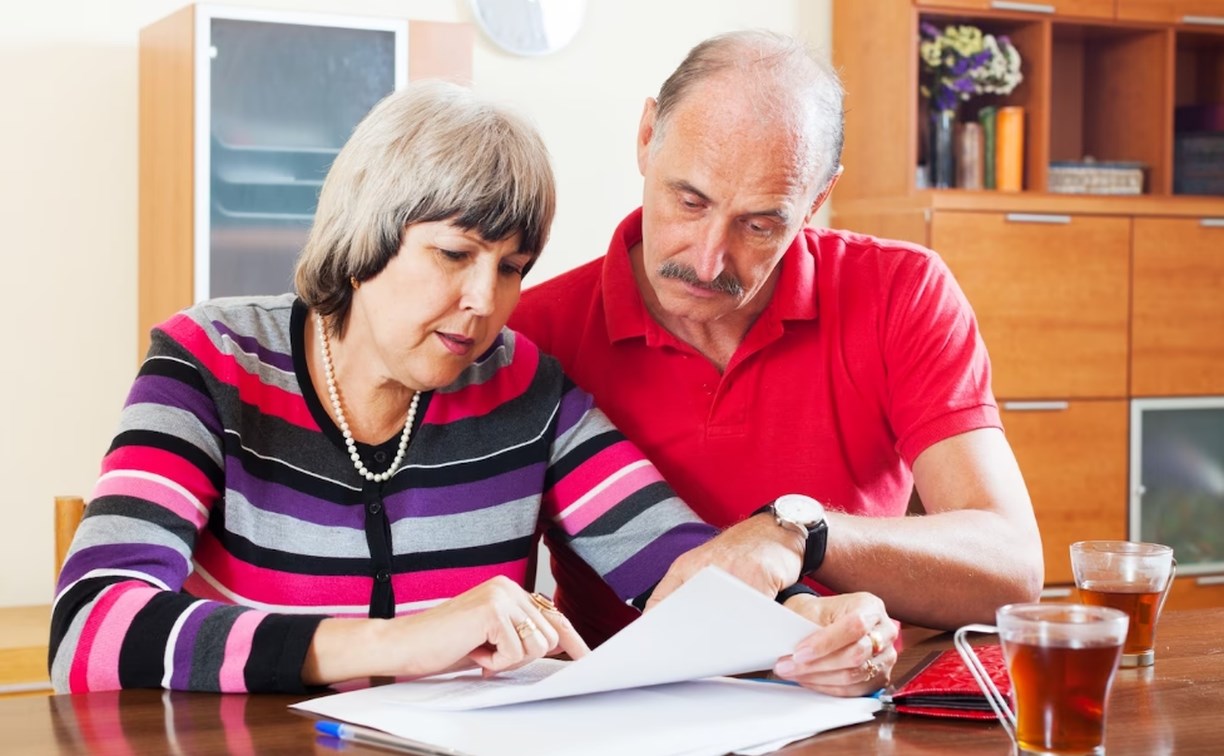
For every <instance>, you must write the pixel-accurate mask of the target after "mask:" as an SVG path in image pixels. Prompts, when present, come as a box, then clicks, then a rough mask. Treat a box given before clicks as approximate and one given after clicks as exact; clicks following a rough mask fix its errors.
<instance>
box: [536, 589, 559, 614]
mask: <svg viewBox="0 0 1224 756" xmlns="http://www.w3.org/2000/svg"><path fill="white" fill-rule="evenodd" d="M531 603H533V604H535V605H536V606H537V607H538V608H539V609H540V611H544V612H556V611H560V610H559V609H557V605H556V604H554V603H553V602H552V599H550V598H549V597H547V596H545V595H544V594H542V593H533V594H531Z"/></svg>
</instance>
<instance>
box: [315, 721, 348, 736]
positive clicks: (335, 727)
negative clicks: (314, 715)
mask: <svg viewBox="0 0 1224 756" xmlns="http://www.w3.org/2000/svg"><path fill="white" fill-rule="evenodd" d="M343 726H344V725H342V724H340V723H339V722H315V729H316V730H318V731H319V732H321V733H323V734H324V735H330V736H331V737H333V738H339V737H341V734H340V728H341V727H343Z"/></svg>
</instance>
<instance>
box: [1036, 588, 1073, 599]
mask: <svg viewBox="0 0 1224 756" xmlns="http://www.w3.org/2000/svg"><path fill="white" fill-rule="evenodd" d="M1070 595H1071V589H1070V588H1043V589H1042V590H1041V597H1042V598H1043V599H1048V598H1049V599H1055V598H1067V597H1068V596H1070Z"/></svg>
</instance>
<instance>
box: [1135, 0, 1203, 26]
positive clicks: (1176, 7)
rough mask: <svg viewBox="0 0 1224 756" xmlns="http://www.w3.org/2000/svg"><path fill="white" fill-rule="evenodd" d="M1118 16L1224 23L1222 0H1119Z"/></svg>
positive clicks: (1175, 21)
mask: <svg viewBox="0 0 1224 756" xmlns="http://www.w3.org/2000/svg"><path fill="white" fill-rule="evenodd" d="M1118 18H1119V19H1121V20H1124V21H1151V22H1154V23H1168V24H1173V23H1184V24H1190V25H1195V24H1198V25H1211V24H1212V23H1213V22H1215V23H1218V24H1221V25H1224V2H1221V0H1118Z"/></svg>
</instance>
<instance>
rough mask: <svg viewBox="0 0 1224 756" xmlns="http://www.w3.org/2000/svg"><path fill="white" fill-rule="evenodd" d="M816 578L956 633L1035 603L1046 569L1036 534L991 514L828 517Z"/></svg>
mask: <svg viewBox="0 0 1224 756" xmlns="http://www.w3.org/2000/svg"><path fill="white" fill-rule="evenodd" d="M813 578H814V579H815V580H817V581H819V582H820V583H822V584H824V585H826V586H828V587H829V588H832V589H833V590H836V591H839V592H844V591H869V592H871V593H874V594H876V595H877V596H879V597H880V598H882V599H883V600H884V603H885V605H886V606H887V607H888V613H889V614H890V615H891V616H893V617H894V618H896V619H899V620H901V621H903V622H908V623H912V624H917V625H923V626H926V627H936V628H954V627H959V626H960V625H963V624H967V623H971V622H993V621H994V611H995V609H996V608H998V607H999V606H1001V605H1003V604H1006V603H1010V602H1016V601H1033V600H1036V598H1037V597H1038V596H1039V595H1040V592H1041V587H1042V581H1043V579H1044V566H1043V563H1042V554H1041V540H1040V536H1039V535H1038V534H1037V532H1036V530H1033V529H1031V528H1024V527H1018V526H1016V525H1015V524H1013V523H1012V522H1010V521H1009V520H1007V519H1006V518H1005V517H1003V516H1001V515H999V514H996V513H994V512H986V511H982V510H976V509H961V510H956V511H949V512H941V513H937V514H929V515H923V516H919V517H898V518H874V517H854V516H850V515H844V514H839V513H836V512H831V513H830V514H829V545H828V550H827V551H826V554H825V561H824V564H823V566H822V567H821V568H820V570H819V571H817V572H816V574H815V575H814V576H813Z"/></svg>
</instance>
